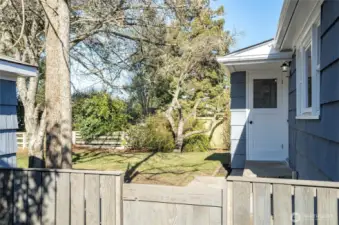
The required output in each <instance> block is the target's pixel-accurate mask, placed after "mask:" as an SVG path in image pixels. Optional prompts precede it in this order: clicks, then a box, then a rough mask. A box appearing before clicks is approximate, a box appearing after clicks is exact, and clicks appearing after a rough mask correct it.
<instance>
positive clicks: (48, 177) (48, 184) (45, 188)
mask: <svg viewBox="0 0 339 225" xmlns="http://www.w3.org/2000/svg"><path fill="white" fill-rule="evenodd" d="M55 182H56V176H55V172H42V206H43V207H42V219H41V221H42V224H44V225H54V224H56V215H55V202H56V183H55Z"/></svg>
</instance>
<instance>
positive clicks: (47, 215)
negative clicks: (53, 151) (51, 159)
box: [0, 168, 123, 225]
mask: <svg viewBox="0 0 339 225" xmlns="http://www.w3.org/2000/svg"><path fill="white" fill-rule="evenodd" d="M122 183H123V173H121V172H105V171H86V170H49V169H3V168H0V218H1V219H0V220H1V221H0V224H8V225H11V224H34V225H35V224H43V225H45V224H46V225H49V224H60V225H68V224H72V225H73V224H79V225H84V224H87V225H88V224H93V225H94V224H95V225H96V224H106V225H122Z"/></svg>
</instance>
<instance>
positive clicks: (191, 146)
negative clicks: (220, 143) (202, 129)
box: [183, 134, 210, 152]
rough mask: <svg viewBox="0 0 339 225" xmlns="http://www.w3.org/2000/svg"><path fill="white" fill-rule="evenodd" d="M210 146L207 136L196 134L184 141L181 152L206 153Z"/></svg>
mask: <svg viewBox="0 0 339 225" xmlns="http://www.w3.org/2000/svg"><path fill="white" fill-rule="evenodd" d="M209 146H210V141H209V139H208V136H207V135H204V134H197V135H192V136H191V137H189V138H187V139H185V141H184V146H183V152H206V151H208V149H209Z"/></svg>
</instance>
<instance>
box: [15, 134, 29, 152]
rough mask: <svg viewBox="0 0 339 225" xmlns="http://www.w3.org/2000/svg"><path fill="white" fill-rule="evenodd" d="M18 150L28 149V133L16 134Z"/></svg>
mask: <svg viewBox="0 0 339 225" xmlns="http://www.w3.org/2000/svg"><path fill="white" fill-rule="evenodd" d="M16 141H17V143H18V148H28V143H29V139H28V136H27V134H26V132H16Z"/></svg>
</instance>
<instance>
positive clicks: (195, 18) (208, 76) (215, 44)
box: [158, 1, 233, 151]
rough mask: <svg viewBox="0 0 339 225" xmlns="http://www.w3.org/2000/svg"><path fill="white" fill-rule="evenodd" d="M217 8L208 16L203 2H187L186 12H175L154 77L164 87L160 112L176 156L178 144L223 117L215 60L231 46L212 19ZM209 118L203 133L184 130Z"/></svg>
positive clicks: (221, 79)
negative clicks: (165, 97)
mask: <svg viewBox="0 0 339 225" xmlns="http://www.w3.org/2000/svg"><path fill="white" fill-rule="evenodd" d="M222 14H223V8H219V9H217V10H212V9H210V8H209V2H208V1H191V3H190V5H189V6H188V8H186V9H185V10H180V11H178V12H177V17H176V19H175V20H173V21H172V23H171V24H169V25H168V26H167V33H166V34H167V35H166V42H167V43H170V46H167V47H166V48H165V49H163V51H164V54H163V55H162V58H163V61H164V62H166V63H165V64H164V65H163V66H161V68H159V70H158V72H159V73H160V74H161V76H162V77H164V78H166V79H167V80H168V81H169V82H170V88H169V90H168V93H169V94H170V95H171V101H170V103H169V104H167V105H166V106H165V107H163V110H164V114H165V116H166V118H167V120H168V122H169V124H170V127H171V130H172V133H173V136H174V137H175V145H176V150H177V151H182V147H183V143H184V140H185V139H187V138H189V137H191V136H192V135H197V134H202V133H205V132H207V131H209V130H211V129H213V128H214V127H215V126H216V125H217V124H219V123H217V116H218V115H219V114H223V113H224V111H225V106H226V104H219V103H220V102H222V101H225V102H226V100H227V99H226V98H225V90H224V88H225V85H226V83H227V79H226V71H225V68H224V67H223V66H222V65H220V64H219V63H218V62H217V61H216V55H219V54H220V55H221V54H225V53H226V52H228V47H229V46H230V45H231V44H232V42H233V37H232V36H231V35H230V33H229V32H227V31H224V30H223V25H224V20H223V19H220V18H219V17H218V16H220V15H222ZM199 113H200V114H210V115H214V117H215V119H214V121H213V122H212V123H211V127H210V128H209V129H198V130H195V129H192V127H190V126H187V124H188V123H189V121H192V120H195V118H196V116H197V114H199Z"/></svg>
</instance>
